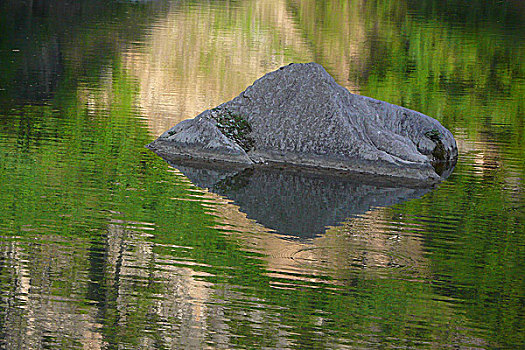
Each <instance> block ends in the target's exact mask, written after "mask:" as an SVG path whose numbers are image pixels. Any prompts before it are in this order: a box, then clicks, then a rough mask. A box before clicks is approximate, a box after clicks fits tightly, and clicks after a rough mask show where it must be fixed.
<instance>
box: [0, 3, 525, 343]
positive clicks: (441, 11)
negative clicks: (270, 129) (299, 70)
mask: <svg viewBox="0 0 525 350" xmlns="http://www.w3.org/2000/svg"><path fill="white" fill-rule="evenodd" d="M523 23H525V9H524V7H523V3H522V2H521V1H517V0H516V1H513V0H508V1H503V2H497V1H481V0H479V1H469V2H466V1H461V0H450V1H447V2H442V1H437V0H423V1H412V0H390V1H364V0H362V1H337V0H332V1H314V0H306V1H295V0H277V1H266V0H263V1H212V2H209V1H203V2H200V1H192V2H186V1H162V0H159V1H93V0H91V1H87V0H86V1H82V0H80V1H76V2H68V3H66V2H62V1H51V0H47V1H46V0H39V1H32V2H21V1H15V0H6V1H2V2H0V28H1V29H0V30H1V36H0V348H2V349H48V348H51V349H57V348H61V349H62V348H63V349H77V348H78V349H178V348H186V349H200V348H212V349H215V348H227V349H232V348H235V349H245V348H250V349H251V348H269V349H313V348H329V349H332V348H334V349H336V348H337V349H340V348H352V349H391V348H410V349H414V348H417V349H421V348H422V349H426V348H428V349H442V348H457V349H519V348H523V347H525V339H524V334H525V330H524V313H525V311H524V304H525V303H524V299H525V280H524V276H525V269H524V264H523V263H524V261H525V228H524V219H525V218H524V216H525V215H524V213H525V208H524V203H525V199H524V197H523V193H524V192H523V190H524V188H523V178H524V175H525V145H524V130H525V127H524V111H525V105H524V104H525V102H524V100H525V99H524V98H523V96H525V88H524V86H525V74H524V73H525V72H524V55H525V52H524V50H525V46H524V42H525V40H524V38H525V35H524V34H525V28H524V26H523ZM309 61H316V62H318V63H320V64H322V65H323V66H324V67H325V68H326V69H327V71H328V72H329V73H330V74H331V75H332V76H334V78H335V79H336V81H337V82H338V83H339V84H341V85H343V86H345V87H346V88H348V89H349V90H350V91H352V92H355V93H360V94H363V95H367V96H371V97H373V98H377V99H381V100H385V101H388V102H391V103H394V104H399V105H402V106H405V107H408V108H411V109H415V110H418V111H421V112H423V113H425V114H428V115H430V116H432V117H434V118H436V119H438V120H439V121H440V122H441V123H442V124H443V125H444V126H445V127H447V128H448V129H449V130H451V131H452V133H453V134H454V136H455V138H456V140H457V141H458V146H459V149H460V157H459V160H458V164H457V166H456V168H455V170H454V172H453V174H452V175H451V176H450V178H448V179H447V181H445V182H444V183H442V184H441V185H439V186H438V187H437V188H435V189H433V190H431V191H422V192H418V191H415V190H414V189H412V188H410V187H409V188H406V189H404V190H401V191H400V190H399V189H391V187H388V186H387V187H386V189H385V187H384V186H383V187H382V186H379V185H374V184H370V183H368V182H367V181H363V183H355V182H349V181H347V180H343V181H342V182H341V181H340V180H337V181H336V180H334V179H333V178H331V177H329V176H328V177H316V176H310V175H308V176H306V177H305V176H303V175H299V174H296V173H293V172H292V173H289V172H283V173H273V172H272V173H266V172H264V171H263V172H255V173H252V174H248V175H249V176H238V175H237V174H232V176H226V177H223V178H221V179H220V181H218V182H217V181H216V182H213V186H208V185H207V183H206V182H205V181H203V179H205V178H204V177H202V174H197V175H199V176H196V175H195V172H192V171H191V169H190V171H189V172H188V168H180V169H176V168H174V167H172V166H170V165H169V164H168V163H166V162H165V161H164V160H162V159H160V158H159V157H157V156H156V155H155V154H153V153H152V152H150V151H149V150H147V149H146V148H145V147H144V145H145V144H147V143H148V142H150V141H152V140H153V139H154V138H155V137H156V136H158V135H159V134H160V133H161V132H163V131H164V130H166V129H167V128H169V127H171V126H172V125H174V124H176V123H177V122H178V121H180V120H183V119H186V118H192V117H194V116H195V115H197V114H198V113H200V112H201V111H202V110H204V109H206V108H210V107H214V106H216V105H218V104H219V103H221V102H224V101H227V100H229V99H231V98H233V97H234V96H236V95H237V94H238V93H239V92H241V91H242V90H244V89H245V88H246V87H247V86H248V85H250V84H251V83H252V82H253V81H254V80H255V79H257V78H258V77H260V76H262V75H263V74H265V73H267V72H269V71H272V70H274V69H276V68H278V67H280V66H282V65H285V64H288V63H290V62H309ZM207 179H208V180H209V178H207ZM190 180H191V181H190ZM192 181H194V182H195V183H192ZM199 185H200V186H203V187H210V189H209V190H208V189H205V188H202V187H199ZM261 193H262V194H264V193H268V194H270V195H269V196H264V195H261Z"/></svg>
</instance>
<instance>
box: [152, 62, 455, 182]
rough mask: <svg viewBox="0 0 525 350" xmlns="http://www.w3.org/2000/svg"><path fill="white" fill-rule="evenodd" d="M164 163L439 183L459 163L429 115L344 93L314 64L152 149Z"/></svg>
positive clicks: (270, 78) (204, 116)
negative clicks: (300, 169) (273, 166)
mask: <svg viewBox="0 0 525 350" xmlns="http://www.w3.org/2000/svg"><path fill="white" fill-rule="evenodd" d="M148 146H149V147H150V148H151V149H153V150H155V151H156V152H157V153H159V154H161V155H169V156H170V157H171V158H172V159H173V157H180V158H183V159H184V158H189V159H205V160H211V161H226V162H235V163H242V164H254V163H284V164H291V165H295V166H307V167H316V168H328V169H338V170H344V171H352V172H360V173H368V174H377V175H387V176H394V177H401V178H412V179H418V180H424V181H436V180H439V179H441V178H442V177H444V176H445V175H446V174H448V173H449V172H450V170H451V169H452V168H453V165H454V164H455V161H456V158H457V146H456V142H455V140H454V137H453V136H452V134H451V133H450V132H449V131H448V130H447V129H445V128H444V127H443V126H442V125H441V124H440V123H439V122H438V121H436V120H435V119H433V118H430V117H428V116H426V115H424V114H421V113H418V112H415V111H412V110H409V109H407V108H403V107H400V106H395V105H392V104H389V103H387V102H383V101H378V100H375V99H372V98H369V97H364V96H359V95H354V94H352V93H350V92H349V91H348V90H346V89H345V88H343V87H341V86H340V85H338V84H337V83H336V82H335V80H334V79H333V78H332V77H331V76H330V75H329V74H328V73H327V72H326V71H325V70H324V68H323V67H322V66H320V65H318V64H316V63H307V64H291V65H288V66H285V67H282V68H280V69H279V70H277V71H274V72H271V73H268V74H266V75H265V76H263V77H262V78H260V79H258V80H257V81H255V82H254V84H253V85H251V86H250V87H248V88H247V89H246V90H245V91H244V92H242V93H241V94H240V95H239V96H237V97H236V98H234V99H233V100H231V101H229V102H226V103H224V104H221V105H219V106H218V107H216V108H214V109H211V110H206V111H204V112H203V113H201V114H200V115H198V116H197V117H195V118H194V119H190V120H185V121H183V122H181V123H179V124H177V125H176V126H174V127H173V128H171V129H170V130H168V131H166V132H165V133H164V134H162V135H161V136H160V137H159V138H158V139H157V140H155V141H154V142H152V143H151V144H150V145H148Z"/></svg>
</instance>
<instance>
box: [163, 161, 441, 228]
mask: <svg viewBox="0 0 525 350" xmlns="http://www.w3.org/2000/svg"><path fill="white" fill-rule="evenodd" d="M167 161H168V163H169V164H170V165H171V166H173V167H175V168H177V169H179V170H180V171H181V172H182V173H183V174H184V175H185V176H186V177H188V179H190V181H192V182H193V183H194V184H195V185H197V186H199V187H202V188H207V189H209V190H210V191H211V192H214V193H216V194H219V195H221V196H225V197H227V198H229V199H231V200H232V201H233V202H234V203H235V204H236V205H238V206H239V208H240V210H241V211H242V212H244V213H246V215H247V217H248V218H250V219H253V220H255V221H257V222H259V223H260V224H262V225H263V226H265V227H267V228H269V229H271V230H274V231H276V232H278V233H282V234H286V235H293V236H298V237H300V238H311V237H314V236H317V235H320V234H322V233H324V232H325V230H326V227H328V226H335V225H338V224H340V223H341V222H343V221H344V220H345V219H347V218H350V217H355V216H358V215H361V214H364V213H366V212H367V211H369V210H370V209H372V208H377V207H385V206H390V205H394V204H397V203H401V202H404V201H407V200H410V199H414V198H419V197H422V196H423V195H424V194H425V193H427V192H429V191H430V190H431V188H429V187H426V188H421V187H418V186H417V184H415V183H410V182H403V183H401V182H399V181H393V180H390V179H386V178H379V177H374V176H370V175H367V176H364V175H349V174H339V173H336V172H331V173H328V172H313V171H305V170H301V169H296V168H275V167H269V166H263V167H241V166H239V167H234V166H230V165H223V164H217V163H214V164H210V163H206V164H205V163H194V162H187V161H186V162H181V161H173V160H169V159H167Z"/></svg>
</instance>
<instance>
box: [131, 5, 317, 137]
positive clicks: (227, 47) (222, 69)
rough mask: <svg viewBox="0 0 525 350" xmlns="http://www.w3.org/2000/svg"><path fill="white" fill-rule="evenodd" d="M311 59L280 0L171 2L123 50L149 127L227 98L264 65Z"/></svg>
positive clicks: (157, 130) (157, 128)
mask: <svg viewBox="0 0 525 350" xmlns="http://www.w3.org/2000/svg"><path fill="white" fill-rule="evenodd" d="M311 60H313V54H312V53H311V51H310V50H309V48H308V46H307V45H306V44H305V42H304V39H303V38H302V37H301V35H300V33H299V31H298V30H297V29H296V28H295V24H294V22H293V20H292V18H291V16H290V14H289V13H288V11H287V9H286V4H285V2H284V1H269V0H266V1H259V2H242V3H240V4H238V7H234V6H232V7H230V8H224V7H223V8H215V7H213V6H211V5H195V6H193V5H192V6H189V5H182V6H180V7H177V8H174V10H173V11H171V12H170V13H169V15H168V16H167V17H166V18H163V19H161V20H159V21H158V23H156V24H155V25H154V26H153V30H152V31H151V33H150V35H149V37H148V38H147V39H146V41H145V44H144V46H143V47H141V48H140V49H131V50H129V51H127V52H126V53H125V57H124V62H125V65H126V67H127V68H128V69H129V71H130V73H131V74H132V75H134V76H136V77H137V78H138V81H139V84H140V107H141V108H142V112H143V114H144V115H145V116H146V118H147V121H148V124H149V126H150V128H151V130H152V132H153V133H154V134H155V135H159V134H161V133H162V132H164V131H165V130H167V129H168V128H170V127H171V126H173V125H175V124H176V123H178V122H180V121H181V120H184V119H188V118H193V117H195V116H196V115H197V114H199V113H200V112H202V111H203V110H205V109H208V108H211V107H214V106H216V105H218V104H220V103H222V102H226V101H228V100H230V99H232V98H233V97H235V96H236V95H238V94H239V93H240V92H241V91H243V90H244V89H246V87H247V86H249V85H251V84H252V83H253V81H254V80H255V79H257V78H259V77H261V76H262V75H264V74H265V73H267V72H269V71H272V70H275V69H277V68H278V67H280V66H283V65H285V64H288V63H290V62H307V61H311Z"/></svg>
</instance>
